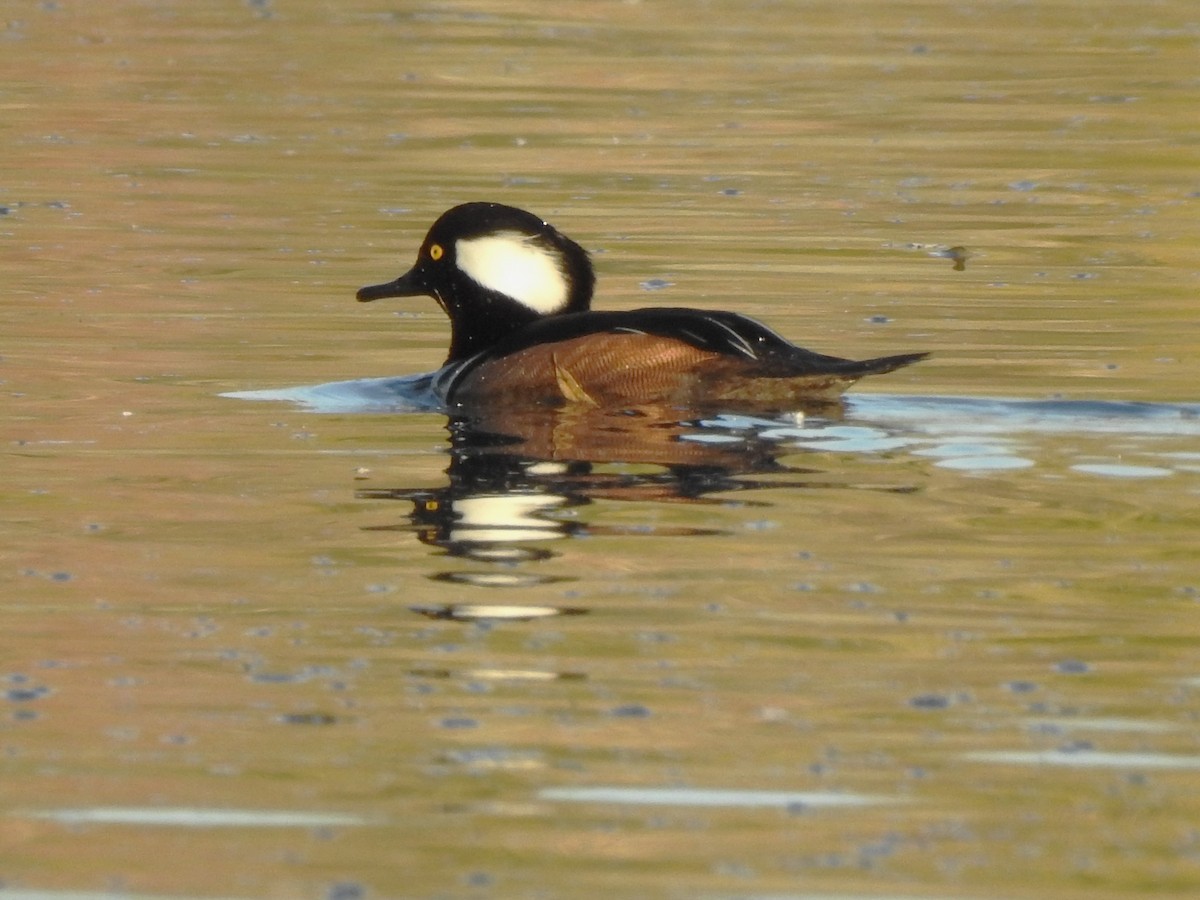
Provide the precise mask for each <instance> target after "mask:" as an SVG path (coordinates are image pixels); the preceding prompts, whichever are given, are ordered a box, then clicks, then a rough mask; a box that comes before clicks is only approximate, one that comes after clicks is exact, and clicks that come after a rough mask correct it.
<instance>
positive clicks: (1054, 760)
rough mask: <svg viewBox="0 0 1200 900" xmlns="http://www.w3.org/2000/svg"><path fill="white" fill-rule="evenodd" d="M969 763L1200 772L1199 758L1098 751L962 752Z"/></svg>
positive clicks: (1165, 754)
mask: <svg viewBox="0 0 1200 900" xmlns="http://www.w3.org/2000/svg"><path fill="white" fill-rule="evenodd" d="M963 758H964V759H969V760H971V762H986V763H1001V764H1003V763H1017V764H1020V765H1027V766H1075V767H1076V768H1080V769H1095V768H1109V769H1111V768H1118V769H1200V756H1185V755H1184V754H1182V753H1180V754H1174V753H1102V752H1100V751H1098V750H1043V751H1026V750H984V751H980V752H978V753H965V754H963Z"/></svg>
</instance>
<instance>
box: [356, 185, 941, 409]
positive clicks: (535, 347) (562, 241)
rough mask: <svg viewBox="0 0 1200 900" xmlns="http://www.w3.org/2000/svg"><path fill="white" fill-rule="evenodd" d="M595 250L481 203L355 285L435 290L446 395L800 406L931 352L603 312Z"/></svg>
mask: <svg viewBox="0 0 1200 900" xmlns="http://www.w3.org/2000/svg"><path fill="white" fill-rule="evenodd" d="M595 283H596V275H595V270H594V268H593V266H592V262H591V258H590V256H589V254H588V252H587V251H586V250H585V249H584V248H583V247H581V246H580V245H579V244H578V243H576V242H575V241H573V240H571V239H570V238H568V237H567V236H566V235H564V234H563V233H562V232H560V231H559V230H557V229H556V228H555V227H554V226H552V225H550V224H549V223H548V222H546V221H544V220H543V219H541V218H540V217H538V216H537V215H535V214H533V213H530V212H527V211H525V210H522V209H518V208H516V207H513V206H507V205H505V204H502V203H492V202H471V203H464V204H461V205H458V206H455V207H453V208H451V209H449V210H447V211H446V212H444V213H443V214H442V215H441V216H439V217H438V219H437V220H436V221H435V222H434V223H433V225H432V226H431V227H430V229H429V231H428V233H427V234H426V235H425V239H424V241H423V242H422V243H421V246H420V248H419V249H418V251H417V259H416V262H415V263H414V264H413V266H412V267H411V268H410V269H409V270H408V271H407V272H405V273H404V274H403V275H401V276H400V277H398V278H396V279H394V280H392V281H389V282H386V283H383V284H375V285H369V286H367V287H363V288H361V289H360V290H359V291H358V292H357V299H358V300H359V301H360V302H363V303H366V302H371V301H375V300H381V299H384V298H398V297H416V296H429V297H432V298H433V299H434V300H435V301H436V302H437V303H438V305H439V306H440V307H441V308H442V310H443V311H444V312H445V313H446V315H447V317H448V318H449V320H450V347H449V351H448V353H447V356H446V360H445V362H444V364H443V365H442V367H441V369H439V370H438V372H436V373H435V374H434V377H433V385H434V389H435V390H436V392H437V394H438V396H439V397H441V398H443V399H444V401H445V404H446V406H447V407H449V408H451V409H456V410H463V409H471V408H475V409H484V408H494V407H514V406H516V407H546V406H550V407H562V406H575V405H582V406H584V407H596V408H602V409H606V410H626V409H629V410H635V409H639V408H649V407H655V408H662V407H664V406H665V407H668V408H701V407H720V408H722V409H734V408H737V407H752V408H753V409H755V410H765V409H778V410H788V409H799V408H803V407H805V406H808V405H820V404H822V403H831V402H837V400H838V399H839V398H840V396H841V394H842V392H844V391H845V390H846V388H848V387H849V386H850V385H852V384H853V383H854V382H856V381H858V380H859V379H861V378H863V377H865V376H868V375H880V374H884V373H886V372H891V371H894V370H896V369H899V368H901V367H902V366H907V365H910V364H912V363H915V362H918V361H919V360H922V359H924V358H926V357H927V356H928V354H927V353H902V354H898V355H893V356H881V357H876V358H873V359H865V360H852V359H843V358H841V357H837V356H827V355H824V354H821V353H817V352H814V351H812V350H807V349H804V348H803V347H799V346H797V345H796V344H793V343H792V342H791V341H788V340H787V339H786V338H784V337H783V336H781V335H780V334H778V333H777V332H775V331H773V330H772V329H770V328H769V327H767V326H766V325H764V324H763V323H761V322H759V321H757V320H755V319H752V318H750V317H748V316H745V315H742V314H740V313H736V312H727V311H713V310H704V309H694V308H686V307H665V306H664V307H646V308H641V309H630V310H594V309H592V296H593V292H594V290H595Z"/></svg>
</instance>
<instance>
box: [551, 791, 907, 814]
mask: <svg viewBox="0 0 1200 900" xmlns="http://www.w3.org/2000/svg"><path fill="white" fill-rule="evenodd" d="M538 797H539V798H540V799H542V800H572V801H574V802H576V803H629V804H633V805H635V806H730V807H742V808H746V807H750V808H762V807H772V808H785V809H787V808H797V809H803V808H806V807H808V808H818V807H822V808H828V807H836V806H877V805H879V804H882V803H898V802H901V801H900V800H899V799H898V798H896V797H882V796H878V795H873V794H853V793H841V792H834V791H735V790H716V789H711V788H709V789H702V788H636V787H634V788H629V787H590V788H545V789H543V790H541V791H538Z"/></svg>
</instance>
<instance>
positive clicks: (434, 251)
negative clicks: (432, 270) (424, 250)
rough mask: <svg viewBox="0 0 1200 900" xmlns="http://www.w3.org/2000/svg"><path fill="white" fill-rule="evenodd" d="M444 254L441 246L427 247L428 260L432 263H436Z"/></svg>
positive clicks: (432, 245) (431, 245)
mask: <svg viewBox="0 0 1200 900" xmlns="http://www.w3.org/2000/svg"><path fill="white" fill-rule="evenodd" d="M445 252H446V251H445V250H443V249H442V245H441V244H430V245H429V258H430V259H432V260H433V261H434V262H437V261H438V260H439V259H441V258H442V254H443V253H445Z"/></svg>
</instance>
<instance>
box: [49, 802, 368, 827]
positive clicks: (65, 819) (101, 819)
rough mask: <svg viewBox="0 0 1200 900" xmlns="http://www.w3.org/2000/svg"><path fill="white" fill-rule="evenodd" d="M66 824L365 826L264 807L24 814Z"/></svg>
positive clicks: (345, 818) (333, 816)
mask: <svg viewBox="0 0 1200 900" xmlns="http://www.w3.org/2000/svg"><path fill="white" fill-rule="evenodd" d="M27 815H28V816H29V817H30V818H34V819H49V820H50V821H52V822H62V823H63V824H67V825H166V826H175V827H184V828H320V827H333V826H337V825H366V824H368V820H366V819H364V818H363V817H361V816H351V815H342V814H340V813H311V812H300V811H292V810H267V809H195V808H191V807H150V806H85V807H79V808H77V809H46V810H38V811H36V812H31V813H27Z"/></svg>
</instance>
